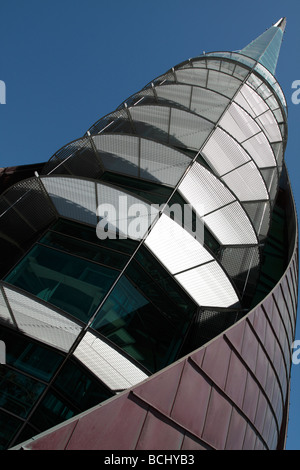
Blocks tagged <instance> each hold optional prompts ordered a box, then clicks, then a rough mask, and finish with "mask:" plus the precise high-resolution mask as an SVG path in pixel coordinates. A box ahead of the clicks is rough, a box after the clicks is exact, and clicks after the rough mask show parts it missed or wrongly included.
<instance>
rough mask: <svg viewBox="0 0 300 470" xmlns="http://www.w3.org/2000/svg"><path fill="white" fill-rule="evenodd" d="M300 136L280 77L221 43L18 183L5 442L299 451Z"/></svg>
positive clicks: (7, 275)
mask: <svg viewBox="0 0 300 470" xmlns="http://www.w3.org/2000/svg"><path fill="white" fill-rule="evenodd" d="M286 139H287V124H286V103H285V100H284V96H283V93H282V91H281V89H280V87H279V85H278V84H277V82H276V80H275V79H274V77H273V76H272V75H271V74H270V72H268V70H267V69H265V67H264V66H263V65H261V64H259V63H258V62H257V61H256V60H254V59H251V58H250V57H246V56H245V55H243V54H237V53H226V52H224V53H223V52H217V53H212V54H208V55H206V56H201V57H198V58H195V59H192V60H189V61H187V62H184V63H182V64H179V65H178V66H177V67H175V68H173V69H172V70H170V71H169V72H167V73H166V74H164V75H162V76H160V77H158V78H157V79H155V80H154V81H153V82H151V83H150V84H149V85H147V86H146V87H145V88H144V89H143V90H141V91H140V92H138V93H136V94H135V95H133V96H132V97H130V98H129V99H128V100H126V102H124V103H123V104H122V105H120V107H119V108H118V109H117V110H116V111H114V112H113V113H110V114H109V115H107V116H105V117H104V118H101V119H100V120H99V121H98V122H96V123H95V124H94V125H93V126H92V127H91V128H90V129H89V131H88V132H87V133H86V135H84V136H83V137H82V138H80V139H78V140H76V141H74V142H71V143H69V144H67V145H66V146H64V147H63V148H62V149H60V150H59V151H58V152H56V154H55V155H53V157H52V158H51V159H50V160H49V162H47V163H46V164H45V165H44V167H43V168H42V170H41V171H40V175H38V174H37V173H36V175H35V176H34V177H31V178H28V179H24V180H22V181H19V182H18V183H15V184H13V185H12V186H10V187H9V188H8V189H7V190H6V191H5V192H4V193H3V194H2V195H1V199H0V210H1V220H0V224H1V226H0V240H1V246H2V251H3V253H6V256H4V257H3V259H2V261H1V264H0V268H1V276H2V280H1V285H0V320H1V323H2V324H3V325H5V326H3V331H2V333H1V334H2V336H3V339H4V340H5V341H7V350H8V351H9V354H8V361H7V364H6V365H4V366H3V367H2V368H1V374H2V376H1V383H0V420H1V422H2V426H1V429H2V430H3V431H2V434H0V446H1V447H2V448H5V447H11V446H12V445H16V444H17V443H20V442H24V441H25V440H26V438H28V437H32V436H34V435H38V434H39V433H40V432H41V431H45V432H46V433H47V434H46V435H45V436H44V437H37V438H33V440H32V441H31V442H30V443H26V444H24V445H21V447H25V448H43V447H44V448H46V447H48V448H56V447H57V446H58V447H59V448H99V449H107V448H111V449H135V448H137V449H150V448H151V449H154V448H159V449H188V448H216V449H224V448H236V449H238V448H245V449H246V448H266V449H273V448H281V447H282V446H283V442H284V436H285V423H286V417H287V410H286V408H287V397H288V386H289V371H290V362H291V342H292V340H293V335H294V326H295V325H294V323H295V314H296V303H297V283H298V277H297V271H296V266H297V239H298V238H297V237H298V235H297V224H296V214H295V210H294V204H293V201H292V196H291V192H290V187H289V183H288V178H287V174H286V169H285V165H284V161H283V156H284V150H285V146H286ZM124 200H125V201H126V204H125V205H124V204H121V203H120V201H123V202H124ZM117 206H118V211H113V212H109V214H110V217H109V218H107V215H105V214H107V211H110V210H111V207H113V208H116V207H117ZM170 207H171V208H173V212H172V214H171V212H170V211H169V209H170ZM175 207H176V209H177V210H176V211H175V209H174V208H175ZM186 207H188V208H189V210H190V212H191V213H190V214H189V215H190V218H189V223H188V224H183V220H182V218H181V217H182V211H183V209H185V208H186ZM128 208H130V209H129V211H128ZM132 208H135V210H137V209H138V211H139V213H140V219H139V224H136V223H132V222H134V220H133V219H134V213H132V212H130V211H131V210H132ZM105 211H106V212H105ZM141 214H142V216H141ZM184 215H185V214H184ZM198 223H199V226H198ZM195 227H196V228H197V227H200V228H201V230H200V231H199V232H198V231H197V230H196V231H195ZM137 228H138V230H137ZM134 229H135V230H134ZM116 234H117V237H115V236H109V235H116ZM195 234H196V236H195ZM198 235H200V236H199V238H198ZM270 266H271V269H270ZM274 286H277V287H274ZM270 291H271V293H270ZM199 348H200V349H199ZM157 391H158V392H157ZM116 395H117V396H116ZM107 400H108V401H107ZM199 402H200V403H201V406H199ZM99 403H101V405H100V406H98V405H99ZM94 405H97V406H96V408H95V409H92V410H91V411H87V410H89V409H90V408H91V407H93V406H94ZM82 412H84V414H80V413H82ZM70 418H71V421H70ZM64 421H67V423H66V425H63V424H60V423H63V422H64ZM107 423H110V424H109V426H108V425H107ZM124 423H126V429H125V428H124V425H125V424H124ZM216 423H218V426H217V427H216ZM56 424H59V427H58V428H57V429H56V430H55V431H53V432H52V431H49V432H48V429H51V428H52V427H53V426H54V425H56ZM91 424H92V426H91ZM95 427H97V433H96V437H95V434H94V435H93V436H90V435H89V432H90V429H95ZM98 428H99V429H98ZM67 442H68V444H67Z"/></svg>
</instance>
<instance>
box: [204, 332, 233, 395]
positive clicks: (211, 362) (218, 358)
mask: <svg viewBox="0 0 300 470" xmlns="http://www.w3.org/2000/svg"><path fill="white" fill-rule="evenodd" d="M230 354H231V349H230V347H229V345H228V344H227V343H226V342H225V341H224V339H223V338H222V337H221V338H218V339H216V341H213V342H212V343H211V344H209V346H207V348H205V354H204V358H203V363H202V369H203V370H204V371H205V372H206V373H207V374H208V375H209V377H210V378H211V379H212V380H213V381H214V382H215V383H216V384H217V385H219V387H221V388H224V386H225V383H226V378H227V372H228V367H229V360H230Z"/></svg>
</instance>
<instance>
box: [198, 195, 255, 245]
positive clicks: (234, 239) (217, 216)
mask: <svg viewBox="0 0 300 470" xmlns="http://www.w3.org/2000/svg"><path fill="white" fill-rule="evenodd" d="M203 220H204V222H205V223H206V224H207V226H208V227H209V229H210V230H211V232H212V233H213V234H214V236H215V237H216V238H217V239H218V240H219V242H220V243H221V244H223V245H247V244H252V243H253V244H256V243H257V237H256V234H255V232H254V229H253V227H252V225H251V223H250V221H249V219H248V217H247V215H246V214H245V212H244V210H243V208H242V207H241V205H240V203H239V202H237V201H236V202H233V203H232V204H229V205H228V206H225V207H222V208H221V209H219V210H217V211H215V212H212V213H211V214H208V215H206V216H204V217H203Z"/></svg>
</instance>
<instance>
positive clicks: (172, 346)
mask: <svg viewBox="0 0 300 470" xmlns="http://www.w3.org/2000/svg"><path fill="white" fill-rule="evenodd" d="M128 274H132V271H130V272H129V271H128ZM138 285H139V288H137V286H135V285H133V284H132V283H131V282H130V281H129V279H127V277H126V276H122V278H121V279H120V280H119V282H118V283H117V285H116V287H115V288H114V289H113V291H112V293H111V294H110V296H109V297H108V299H107V300H106V302H105V303H104V305H103V307H102V308H101V310H100V312H99V313H98V314H97V316H96V318H95V320H94V322H93V323H92V327H93V328H94V329H96V330H97V331H99V332H100V333H101V334H103V335H104V336H105V337H107V338H109V339H110V340H111V341H112V342H113V343H115V344H117V345H118V346H119V347H120V348H122V349H123V350H124V351H125V352H126V353H128V354H129V355H130V356H132V357H133V358H134V359H136V360H137V361H138V362H140V363H141V364H142V365H144V367H146V368H147V369H148V370H149V371H151V372H155V371H157V370H160V369H161V368H163V367H164V366H166V365H167V364H170V363H171V362H172V361H173V360H174V359H175V358H176V355H177V354H178V351H179V348H180V346H181V344H182V341H183V337H184V335H185V332H186V330H187V326H188V321H187V319H186V317H185V316H184V315H182V312H181V315H180V312H179V311H178V310H177V311H176V307H175V306H172V305H170V303H168V301H167V299H162V298H159V297H158V296H157V292H158V289H157V288H156V287H155V286H154V285H152V286H151V285H147V286H146V285H145V284H144V280H142V279H141V277H139V279H138ZM151 290H152V299H155V301H156V303H157V304H159V306H157V305H156V304H154V303H152V301H151V300H149V297H147V296H146V295H144V291H147V294H148V295H150V294H151ZM153 293H154V295H153Z"/></svg>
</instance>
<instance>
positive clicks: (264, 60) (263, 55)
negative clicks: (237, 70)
mask: <svg viewBox="0 0 300 470" xmlns="http://www.w3.org/2000/svg"><path fill="white" fill-rule="evenodd" d="M285 26H286V18H285V17H283V18H280V20H279V21H277V23H275V24H274V25H273V26H271V27H270V28H269V29H267V30H266V31H265V32H264V33H262V34H261V35H260V36H258V38H256V39H254V40H253V41H252V42H250V44H248V46H246V47H244V48H243V49H241V50H240V53H241V54H244V55H246V56H248V57H252V59H255V60H257V61H258V62H259V63H261V64H262V65H264V66H265V67H266V68H267V69H268V70H269V71H270V72H271V73H272V74H273V75H274V74H275V70H276V65H277V61H278V57H279V51H280V46H281V43H282V38H283V33H284V30H285Z"/></svg>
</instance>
